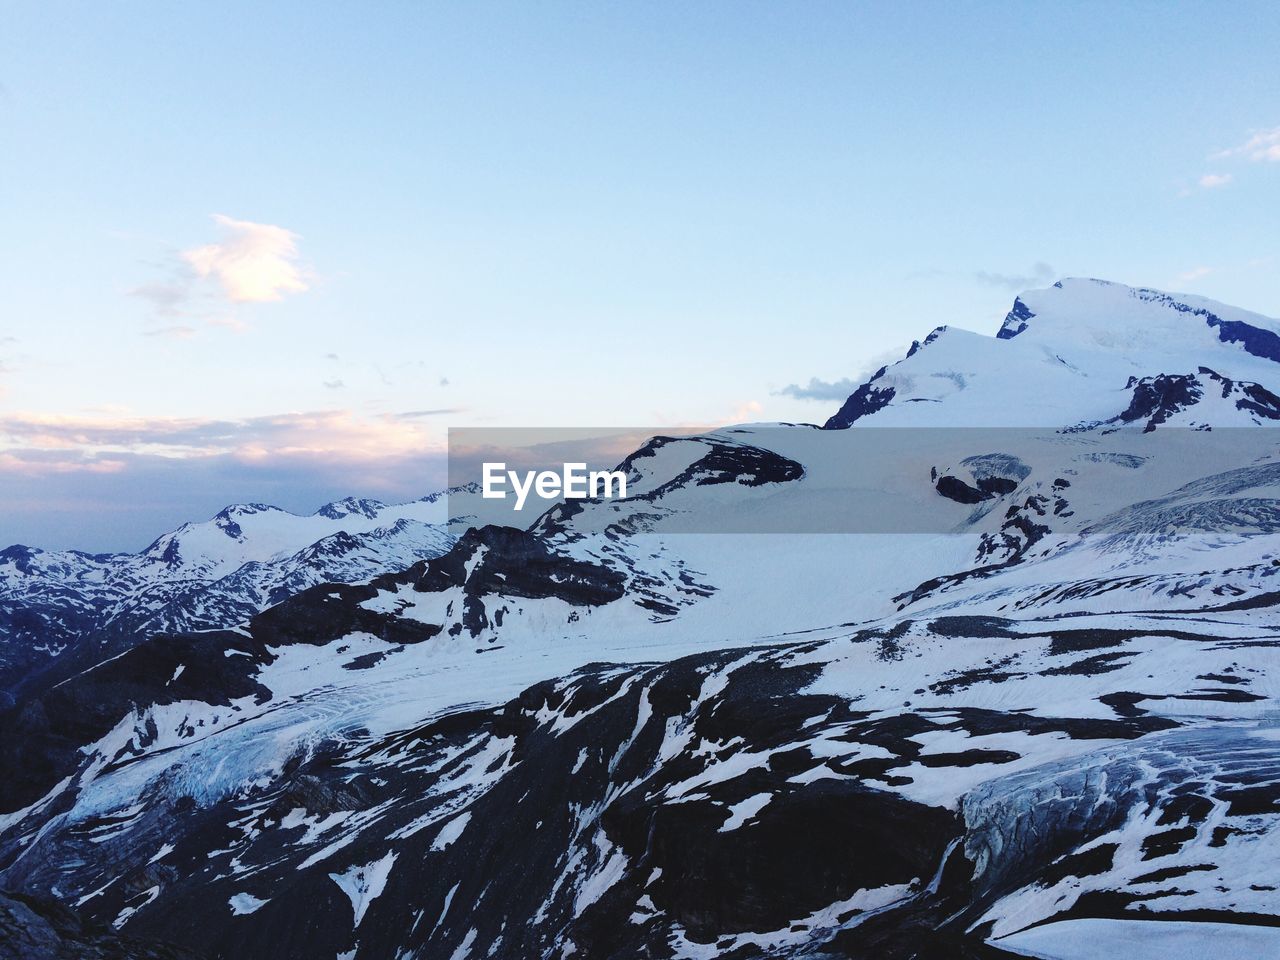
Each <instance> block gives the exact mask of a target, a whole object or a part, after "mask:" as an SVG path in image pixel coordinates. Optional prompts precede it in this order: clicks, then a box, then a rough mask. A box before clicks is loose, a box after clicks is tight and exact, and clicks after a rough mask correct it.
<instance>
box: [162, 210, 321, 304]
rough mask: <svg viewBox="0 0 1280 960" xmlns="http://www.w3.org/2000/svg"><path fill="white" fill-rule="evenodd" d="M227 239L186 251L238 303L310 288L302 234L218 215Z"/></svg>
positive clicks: (203, 273)
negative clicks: (302, 253) (301, 247)
mask: <svg viewBox="0 0 1280 960" xmlns="http://www.w3.org/2000/svg"><path fill="white" fill-rule="evenodd" d="M213 221H214V223H216V224H218V226H220V227H221V228H222V229H223V231H224V232H225V234H226V236H225V238H224V239H223V240H222V241H221V242H220V243H210V244H206V245H204V246H202V247H195V248H194V249H191V250H184V251H183V252H182V259H183V260H184V261H186V263H187V264H188V265H190V267H191V269H193V270H194V271H195V272H196V274H197V275H198V276H200V277H203V278H212V279H215V280H217V281H218V283H219V284H220V285H221V286H222V290H223V293H224V294H225V295H226V298H227V299H228V300H230V301H231V302H232V303H266V302H270V301H274V300H281V299H283V298H284V296H285V295H286V294H290V293H302V292H303V291H305V290H307V289H308V283H307V279H306V273H305V269H304V268H303V266H302V265H301V262H300V261H299V258H298V244H297V240H298V235H297V234H296V233H294V232H293V231H291V230H286V229H285V228H284V227H279V226H275V225H274V224H269V223H254V222H252V221H250V220H235V219H232V218H231V217H227V216H224V215H222V214H220V213H215V214H214V215H213Z"/></svg>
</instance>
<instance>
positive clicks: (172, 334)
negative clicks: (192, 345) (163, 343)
mask: <svg viewBox="0 0 1280 960" xmlns="http://www.w3.org/2000/svg"><path fill="white" fill-rule="evenodd" d="M142 335H143V336H144V337H168V338H171V339H175V340H189V339H190V338H191V337H194V336H195V335H196V328H195V327H189V326H187V325H186V324H182V323H177V324H173V325H172V326H168V327H156V328H155V329H154V330H143V331H142Z"/></svg>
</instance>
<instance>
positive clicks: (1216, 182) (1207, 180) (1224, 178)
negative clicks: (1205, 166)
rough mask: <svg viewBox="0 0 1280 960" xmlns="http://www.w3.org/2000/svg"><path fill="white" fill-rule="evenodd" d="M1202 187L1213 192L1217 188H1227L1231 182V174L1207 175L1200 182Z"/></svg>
mask: <svg viewBox="0 0 1280 960" xmlns="http://www.w3.org/2000/svg"><path fill="white" fill-rule="evenodd" d="M1198 182H1199V184H1200V186H1201V187H1202V188H1203V189H1205V190H1212V189H1214V188H1215V187H1225V186H1226V185H1227V184H1228V183H1230V182H1231V174H1229V173H1206V174H1205V175H1204V176H1203V177H1201V178H1200V180H1199V181H1198Z"/></svg>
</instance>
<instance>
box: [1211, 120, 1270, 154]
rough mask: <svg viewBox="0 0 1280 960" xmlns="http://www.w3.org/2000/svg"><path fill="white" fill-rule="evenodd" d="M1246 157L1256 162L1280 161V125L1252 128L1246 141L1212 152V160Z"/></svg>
mask: <svg viewBox="0 0 1280 960" xmlns="http://www.w3.org/2000/svg"><path fill="white" fill-rule="evenodd" d="M1239 158H1244V159H1246V160H1250V161H1252V162H1254V163H1280V127H1272V128H1271V129H1270V130H1251V131H1249V138H1248V139H1247V140H1245V142H1244V143H1242V144H1240V145H1239V146H1236V147H1231V148H1229V149H1227V150H1219V151H1218V152H1217V153H1214V154H1211V155H1210V157H1209V159H1210V160H1230V159H1239Z"/></svg>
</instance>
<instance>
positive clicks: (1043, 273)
mask: <svg viewBox="0 0 1280 960" xmlns="http://www.w3.org/2000/svg"><path fill="white" fill-rule="evenodd" d="M1057 276H1058V275H1057V273H1056V272H1055V271H1054V269H1053V267H1051V266H1049V264H1047V263H1045V262H1043V261H1039V262H1037V263H1035V264H1033V265H1032V267H1031V272H1030V273H1028V274H1021V275H1019V274H1009V273H988V272H987V271H985V270H979V271H978V272H977V273H975V274H974V277H976V278H977V280H978V282H979V283H985V284H988V285H990V286H993V287H1005V288H1006V289H1009V290H1013V291H1015V292H1021V291H1023V290H1028V289H1031V288H1033V287H1044V286H1048V285H1049V284H1051V283H1053V282H1054V280H1055V279H1056V278H1057Z"/></svg>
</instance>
